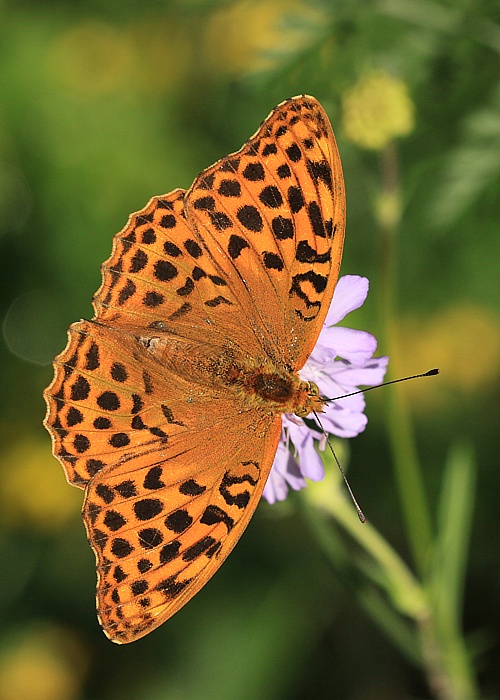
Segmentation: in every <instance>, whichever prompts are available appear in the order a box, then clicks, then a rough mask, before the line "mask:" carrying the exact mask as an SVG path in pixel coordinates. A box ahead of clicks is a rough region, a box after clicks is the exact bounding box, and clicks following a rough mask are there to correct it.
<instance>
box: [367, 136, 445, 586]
mask: <svg viewBox="0 0 500 700" xmlns="http://www.w3.org/2000/svg"><path fill="white" fill-rule="evenodd" d="M381 156H382V158H381V180H382V189H381V193H380V198H379V201H378V206H377V208H376V214H377V220H378V223H379V230H380V247H381V255H380V265H381V273H380V278H381V316H382V336H383V341H384V345H385V349H386V351H387V354H388V355H389V356H390V358H391V363H390V372H391V376H392V377H395V376H400V372H399V370H398V367H399V365H400V362H399V359H398V358H399V357H400V350H399V339H398V331H397V322H396V320H395V318H396V313H395V310H396V287H397V285H396V269H397V245H396V240H397V234H398V231H399V224H400V219H401V208H402V206H401V191H400V181H399V180H400V179H399V163H398V155H397V151H396V147H395V145H394V143H390V144H388V145H387V146H386V148H385V149H384V150H383V151H382V154H381ZM404 396H405V394H404V388H403V387H401V386H395V387H392V388H391V389H390V390H389V391H387V393H386V397H385V398H386V401H387V414H388V415H387V425H388V431H389V441H390V446H391V451H392V453H393V460H394V470H395V477H396V483H397V487H398V490H399V495H400V501H401V506H402V510H403V516H404V518H405V524H406V530H407V534H408V539H409V542H410V547H411V551H412V555H413V560H414V562H415V565H416V567H417V570H418V571H419V572H420V574H424V573H425V571H426V568H427V566H428V564H429V555H430V552H431V547H432V528H431V518H430V512H429V506H428V503H427V497H426V494H425V489H424V484H423V479H422V472H421V469H420V465H419V460H418V456H417V450H416V446H415V440H414V436H413V429H412V425H411V418H410V413H409V410H408V406H407V403H406V401H405V398H404Z"/></svg>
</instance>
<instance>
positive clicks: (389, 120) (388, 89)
mask: <svg viewBox="0 0 500 700" xmlns="http://www.w3.org/2000/svg"><path fill="white" fill-rule="evenodd" d="M342 120H343V128H344V133H345V136H346V138H348V139H349V140H350V141H352V143H355V144H356V145H358V146H361V147H362V148H367V149H370V150H376V151H378V150H382V149H383V148H384V147H385V146H386V145H387V144H388V143H389V141H391V140H392V139H394V138H396V137H398V136H406V135H407V134H409V133H410V132H411V131H412V129H413V126H414V105H413V102H412V100H411V98H410V96H409V93H408V89H407V86H406V84H405V83H404V82H403V81H402V80H400V79H399V78H394V77H392V76H390V75H388V74H387V73H383V72H381V71H374V72H370V73H367V74H365V75H363V76H362V77H361V78H360V79H359V81H358V82H357V83H356V85H354V87H352V88H351V89H350V90H348V91H347V92H346V93H345V94H344V97H343V99H342Z"/></svg>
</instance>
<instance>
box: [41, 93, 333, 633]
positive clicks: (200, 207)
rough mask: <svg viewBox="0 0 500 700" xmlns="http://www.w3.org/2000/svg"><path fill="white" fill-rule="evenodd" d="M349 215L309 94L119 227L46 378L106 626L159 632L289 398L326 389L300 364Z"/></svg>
mask: <svg viewBox="0 0 500 700" xmlns="http://www.w3.org/2000/svg"><path fill="white" fill-rule="evenodd" d="M344 225H345V195H344V184H343V176H342V167H341V163H340V157H339V153H338V150H337V145H336V142H335V138H334V135H333V132H332V128H331V125H330V122H329V120H328V117H327V115H326V113H325V111H324V110H323V108H322V107H321V105H320V104H319V102H318V101H317V100H316V99H315V98H313V97H310V96H307V95H301V96H298V97H293V98H291V99H288V100H286V101H284V102H282V103H281V104H279V105H278V106H277V107H276V108H275V109H274V110H273V111H272V112H271V113H270V115H269V116H268V117H267V119H265V121H264V122H262V124H261V126H260V127H259V129H258V130H257V132H256V133H255V134H254V136H252V137H251V138H250V139H249V140H248V141H247V142H246V143H245V144H244V145H243V147H242V148H241V149H240V150H239V151H237V152H235V153H232V154H230V155H227V156H225V157H224V158H222V159H221V160H219V161H218V162H217V163H215V165H212V166H211V167H209V168H207V169H206V170H203V172H201V173H200V175H198V177H197V178H196V179H195V181H194V182H193V184H192V185H191V187H190V188H189V190H187V191H185V190H182V189H175V190H173V191H172V192H170V193H169V194H166V195H162V196H159V197H153V198H152V199H151V200H150V201H149V202H148V204H147V205H146V207H145V208H144V209H142V210H141V211H139V212H137V213H135V214H132V215H131V216H130V218H129V220H128V223H127V225H126V226H125V228H123V229H122V230H121V231H120V232H119V233H118V234H117V235H116V236H115V238H114V242H113V250H112V254H111V257H110V258H109V260H107V262H105V263H104V264H103V266H102V278H103V279H102V285H101V287H100V288H99V290H98V291H97V293H96V295H95V296H94V299H93V305H94V310H95V315H94V318H93V319H92V320H91V321H85V320H82V321H80V322H78V323H74V324H73V325H72V326H71V327H70V328H69V331H68V344H67V346H66V348H65V350H64V351H63V352H62V353H61V354H60V355H58V357H56V359H55V361H54V369H55V376H54V379H53V381H52V383H51V384H50V386H49V387H48V388H47V389H46V391H45V399H46V402H47V406H48V410H47V416H46V419H45V426H46V428H47V429H48V430H49V432H50V433H51V435H52V441H53V451H54V455H55V456H56V457H57V458H58V459H59V461H60V462H61V464H62V466H63V468H64V471H65V474H66V478H67V480H68V482H69V483H70V484H72V485H74V486H77V487H79V488H82V489H84V491H85V498H84V504H83V511H82V514H83V520H84V523H85V527H86V530H87V536H88V540H89V543H90V545H91V547H92V549H93V550H94V552H95V556H96V563H97V578H98V582H97V611H98V618H99V621H100V623H101V625H102V627H103V629H104V632H105V634H106V635H107V636H108V637H109V639H111V640H112V641H113V642H117V643H128V642H132V641H134V640H136V639H139V638H140V637H143V636H144V635H146V634H148V633H149V632H151V631H152V630H154V629H155V628H157V627H158V626H159V625H161V624H162V623H163V622H165V620H167V619H168V618H169V617H171V616H172V615H173V614H174V613H175V612H177V611H178V610H179V609H180V608H181V607H182V606H183V605H184V604H185V603H186V602H187V601H188V600H190V599H191V598H192V597H193V596H194V595H195V593H197V592H198V591H199V590H200V588H202V586H204V585H205V583H207V581H208V580H209V579H210V578H211V577H212V576H213V574H214V573H215V572H216V571H217V569H218V568H219V567H220V566H221V564H222V563H223V561H224V560H225V559H226V557H227V556H228V554H229V553H230V552H231V550H232V549H233V547H234V545H235V544H236V542H237V541H238V539H239V538H240V536H241V534H242V532H243V530H244V529H245V528H246V526H247V525H248V522H249V520H250V518H251V517H252V514H253V512H254V510H255V508H256V506H257V504H258V502H259V499H260V497H261V494H262V491H263V488H264V485H265V483H266V480H267V477H268V475H269V472H270V470H271V467H272V464H273V459H274V456H275V453H276V449H277V446H278V442H279V439H280V433H281V425H282V419H281V416H282V414H284V413H295V414H297V415H299V416H306V415H307V414H309V413H310V412H311V411H312V410H317V411H320V410H321V407H322V406H323V405H324V402H323V400H322V399H321V397H320V396H319V395H318V391H317V388H316V387H315V386H314V385H313V384H311V383H308V382H304V381H302V380H301V379H300V377H299V375H298V371H299V370H300V369H301V368H302V367H303V365H304V364H305V362H306V360H307V358H308V356H309V354H310V353H311V351H312V349H313V348H314V345H315V342H316V339H317V337H318V335H319V332H320V329H321V326H322V323H323V321H324V319H325V316H326V313H327V311H328V307H329V305H330V302H331V299H332V295H333V291H334V288H335V285H336V282H337V278H338V274H339V267H340V261H341V256H342V247H343V240H344Z"/></svg>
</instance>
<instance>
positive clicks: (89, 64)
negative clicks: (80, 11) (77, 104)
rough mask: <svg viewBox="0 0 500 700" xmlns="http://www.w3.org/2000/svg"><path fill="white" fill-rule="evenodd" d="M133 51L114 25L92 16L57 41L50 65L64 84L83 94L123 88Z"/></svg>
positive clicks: (130, 68) (49, 61)
mask: <svg viewBox="0 0 500 700" xmlns="http://www.w3.org/2000/svg"><path fill="white" fill-rule="evenodd" d="M134 59H135V56H134V51H133V49H132V47H131V45H130V43H129V42H128V41H127V40H126V37H125V36H124V35H123V34H122V33H121V32H120V31H118V30H117V29H115V28H114V27H112V26H110V25H108V24H104V23H103V22H98V21H97V20H90V21H86V22H82V23H80V24H77V25H75V26H73V27H71V28H70V29H69V30H68V31H66V32H65V33H64V34H61V36H59V37H57V38H56V40H55V41H54V43H53V45H52V47H51V49H50V51H49V54H48V67H49V70H51V71H52V73H53V74H54V77H55V78H56V79H57V81H58V82H60V83H62V85H63V87H65V88H67V89H69V90H71V91H72V92H74V93H76V94H78V95H79V96H80V97H82V98H93V97H96V96H98V95H102V94H107V93H109V92H112V91H115V90H117V89H120V88H122V87H123V86H124V84H126V82H127V81H128V80H129V79H130V74H131V72H132V71H133V67H134Z"/></svg>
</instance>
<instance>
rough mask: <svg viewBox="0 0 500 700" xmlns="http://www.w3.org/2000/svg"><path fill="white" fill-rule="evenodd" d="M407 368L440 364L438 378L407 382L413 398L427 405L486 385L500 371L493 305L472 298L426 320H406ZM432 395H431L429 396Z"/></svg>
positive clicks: (421, 368)
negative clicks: (468, 301) (483, 303)
mask: <svg viewBox="0 0 500 700" xmlns="http://www.w3.org/2000/svg"><path fill="white" fill-rule="evenodd" d="M400 338H401V342H400V354H401V357H402V358H404V367H401V363H399V365H398V371H399V369H400V368H401V369H402V371H403V373H413V372H415V371H425V370H427V369H430V368H431V367H439V368H440V370H441V374H440V376H439V378H436V379H428V380H425V381H415V382H408V385H407V387H405V391H408V392H411V394H412V402H413V400H414V399H416V401H415V405H416V404H418V403H419V401H418V399H419V397H421V398H422V404H421V405H425V407H426V411H428V410H430V409H432V408H433V409H436V408H437V407H439V408H441V407H442V406H443V404H445V403H449V402H453V401H456V397H457V393H461V394H468V395H469V396H471V395H473V394H475V393H478V392H481V391H484V390H486V389H487V388H488V387H489V386H491V385H492V384H494V383H495V382H496V381H497V380H498V376H499V374H500V324H499V322H498V317H497V316H496V315H495V314H494V313H493V312H492V311H490V310H488V309H486V308H484V307H481V306H475V305H472V304H463V305H461V306H454V307H451V308H448V309H445V310H444V311H442V312H441V313H439V314H438V315H437V316H435V317H434V319H431V320H430V321H428V320H427V321H426V322H425V323H424V322H422V321H421V320H417V319H409V320H406V321H405V322H404V323H403V324H402V329H401V332H400ZM430 397H431V400H430Z"/></svg>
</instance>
